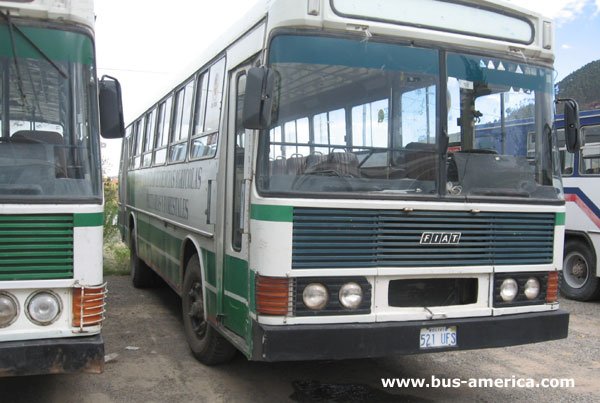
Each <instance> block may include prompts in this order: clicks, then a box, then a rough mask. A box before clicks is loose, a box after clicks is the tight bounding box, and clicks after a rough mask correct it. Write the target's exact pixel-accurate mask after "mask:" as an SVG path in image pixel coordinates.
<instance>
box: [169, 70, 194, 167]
mask: <svg viewBox="0 0 600 403" xmlns="http://www.w3.org/2000/svg"><path fill="white" fill-rule="evenodd" d="M194 86H195V83H194V80H192V81H190V82H188V83H187V84H186V86H185V87H183V88H182V89H180V90H179V91H178V92H177V95H176V97H175V115H174V119H175V120H174V125H173V140H172V145H171V148H170V152H169V161H170V162H178V161H183V160H185V157H186V154H187V139H188V136H189V133H190V122H191V118H192V104H193V98H194Z"/></svg>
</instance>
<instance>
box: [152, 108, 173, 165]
mask: <svg viewBox="0 0 600 403" xmlns="http://www.w3.org/2000/svg"><path fill="white" fill-rule="evenodd" d="M172 106H173V97H172V96H169V97H168V98H167V99H166V100H164V101H162V102H161V103H160V104H159V105H158V118H157V120H158V122H157V128H156V144H155V146H154V165H163V164H164V163H165V162H166V161H167V144H168V142H169V132H170V131H171V110H172Z"/></svg>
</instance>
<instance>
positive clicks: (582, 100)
mask: <svg viewBox="0 0 600 403" xmlns="http://www.w3.org/2000/svg"><path fill="white" fill-rule="evenodd" d="M557 86H558V97H559V98H574V99H575V100H577V102H578V103H579V107H580V109H581V110H586V109H597V108H600V60H596V61H595V62H591V63H588V64H586V65H585V66H583V67H582V68H580V69H579V70H576V71H574V72H573V73H571V74H569V75H568V76H567V77H565V78H564V79H563V80H562V81H561V82H559V83H558V84H557Z"/></svg>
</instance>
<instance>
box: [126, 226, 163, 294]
mask: <svg viewBox="0 0 600 403" xmlns="http://www.w3.org/2000/svg"><path fill="white" fill-rule="evenodd" d="M129 267H130V276H131V283H132V284H133V286H134V287H135V288H150V287H156V286H157V285H158V284H159V282H160V280H159V278H158V276H157V275H156V273H154V272H153V271H152V269H151V268H150V267H149V266H148V265H147V264H146V263H145V262H144V261H143V260H142V259H140V257H139V255H138V248H137V239H136V237H135V230H131V233H130V234H129Z"/></svg>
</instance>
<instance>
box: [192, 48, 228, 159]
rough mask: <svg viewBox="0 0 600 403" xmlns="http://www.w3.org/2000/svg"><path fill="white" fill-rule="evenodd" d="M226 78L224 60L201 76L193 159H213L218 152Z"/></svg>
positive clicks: (197, 99)
mask: <svg viewBox="0 0 600 403" xmlns="http://www.w3.org/2000/svg"><path fill="white" fill-rule="evenodd" d="M224 77H225V59H224V58H223V59H221V60H219V61H218V62H216V63H215V64H213V65H212V67H211V68H210V70H209V72H207V73H204V74H202V76H200V80H201V82H200V83H198V88H197V89H198V91H199V94H201V97H197V98H196V114H195V117H194V131H193V136H194V138H193V139H192V146H191V155H190V157H191V158H193V159H198V158H212V157H214V156H215V154H216V152H217V142H218V140H219V122H220V120H221V104H222V102H223V85H224Z"/></svg>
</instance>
